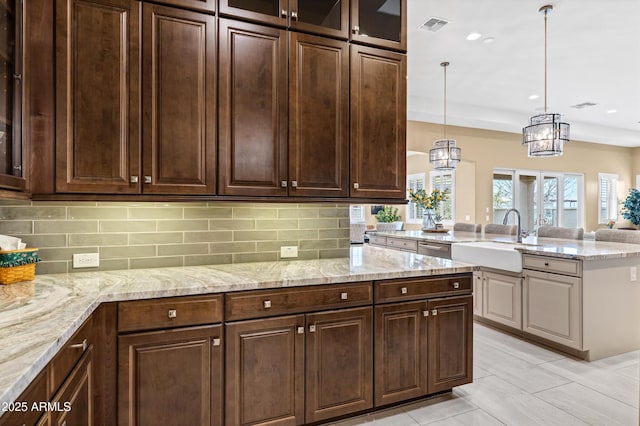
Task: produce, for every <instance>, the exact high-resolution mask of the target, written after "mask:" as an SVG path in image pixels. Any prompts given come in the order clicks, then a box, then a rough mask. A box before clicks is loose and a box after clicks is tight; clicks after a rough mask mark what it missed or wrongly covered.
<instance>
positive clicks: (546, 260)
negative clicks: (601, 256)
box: [522, 254, 582, 277]
mask: <svg viewBox="0 0 640 426" xmlns="http://www.w3.org/2000/svg"><path fill="white" fill-rule="evenodd" d="M522 267H523V268H527V269H537V270H538V271H544V272H552V273H556V274H563V275H575V276H577V277H579V276H581V275H582V268H581V263H580V261H579V260H572V259H558V258H553V257H545V256H532V255H528V254H524V255H522Z"/></svg>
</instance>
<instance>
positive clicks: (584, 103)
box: [571, 102, 596, 109]
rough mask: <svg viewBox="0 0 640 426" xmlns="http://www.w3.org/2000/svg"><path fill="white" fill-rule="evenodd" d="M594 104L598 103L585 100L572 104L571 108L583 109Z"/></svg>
mask: <svg viewBox="0 0 640 426" xmlns="http://www.w3.org/2000/svg"><path fill="white" fill-rule="evenodd" d="M592 106H596V104H594V103H593V102H583V103H581V104H577V105H571V108H575V109H582V108H589V107H592Z"/></svg>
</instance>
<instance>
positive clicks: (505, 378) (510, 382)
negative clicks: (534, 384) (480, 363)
mask: <svg viewBox="0 0 640 426" xmlns="http://www.w3.org/2000/svg"><path fill="white" fill-rule="evenodd" d="M549 373H551V372H549ZM492 375H494V376H495V377H498V378H499V379H501V380H504V381H505V382H507V383H509V384H510V385H512V386H515V387H517V388H518V389H519V390H521V391H523V392H524V393H526V394H529V395H533V394H535V393H537V392H543V391H545V390H548V389H551V388H554V387H556V386H564V385H568V384H569V383H571V382H572V380H571V379H569V378H568V377H564V376H559V375H557V374H556V376H557V377H558V378H559V379H564V380H567V382H566V383H561V384H559V385H553V386H552V387H551V388H548V389H547V388H545V389H540V390H537V391H534V392H532V391H530V390H528V389H525V388H523V387H522V386H520V385H518V384H517V383H513V382H512V381H511V380H509V379H508V378H507V377H504V376H503V375H500V374H498V373H493V374H492Z"/></svg>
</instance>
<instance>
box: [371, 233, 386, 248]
mask: <svg viewBox="0 0 640 426" xmlns="http://www.w3.org/2000/svg"><path fill="white" fill-rule="evenodd" d="M369 244H375V245H377V246H386V245H387V237H381V236H379V235H369Z"/></svg>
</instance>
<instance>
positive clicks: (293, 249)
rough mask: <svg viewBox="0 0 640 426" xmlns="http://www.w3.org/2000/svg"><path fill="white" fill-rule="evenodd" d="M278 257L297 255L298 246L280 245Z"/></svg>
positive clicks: (284, 257)
mask: <svg viewBox="0 0 640 426" xmlns="http://www.w3.org/2000/svg"><path fill="white" fill-rule="evenodd" d="M280 257H281V258H282V259H286V258H288V257H298V246H282V247H280Z"/></svg>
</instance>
